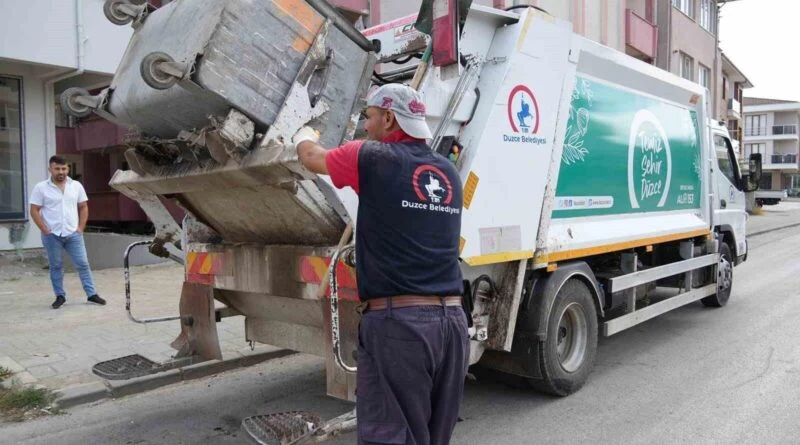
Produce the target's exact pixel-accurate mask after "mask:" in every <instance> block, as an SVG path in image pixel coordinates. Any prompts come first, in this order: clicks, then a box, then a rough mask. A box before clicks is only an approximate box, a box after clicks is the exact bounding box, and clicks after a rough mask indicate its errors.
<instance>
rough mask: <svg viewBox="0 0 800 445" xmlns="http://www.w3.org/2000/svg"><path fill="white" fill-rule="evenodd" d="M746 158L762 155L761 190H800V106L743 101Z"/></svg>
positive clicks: (797, 104) (768, 100)
mask: <svg viewBox="0 0 800 445" xmlns="http://www.w3.org/2000/svg"><path fill="white" fill-rule="evenodd" d="M744 121H745V125H744V155H745V156H746V157H749V156H750V154H751V153H761V155H762V158H763V160H764V174H763V177H762V181H761V188H762V189H766V190H786V189H788V190H800V163H798V158H800V134H799V133H800V132H798V127H800V102H789V101H782V100H775V99H761V98H750V97H746V98H744Z"/></svg>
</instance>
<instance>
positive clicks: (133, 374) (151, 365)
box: [92, 354, 205, 380]
mask: <svg viewBox="0 0 800 445" xmlns="http://www.w3.org/2000/svg"><path fill="white" fill-rule="evenodd" d="M202 361H205V360H203V359H202V358H200V357H198V356H191V357H182V358H178V359H175V360H170V361H168V362H165V363H158V362H154V361H152V360H150V359H149V358H147V357H143V356H141V355H139V354H133V355H126V356H125V357H119V358H115V359H113V360H106V361H104V362H100V363H97V364H96V365H94V366H92V372H93V373H94V374H95V375H97V376H99V377H102V378H104V379H106V380H130V379H135V378H137V377H143V376H146V375H152V374H158V373H159V372H164V371H169V370H170V369H175V368H180V367H181V366H188V365H192V364H195V363H199V362H202Z"/></svg>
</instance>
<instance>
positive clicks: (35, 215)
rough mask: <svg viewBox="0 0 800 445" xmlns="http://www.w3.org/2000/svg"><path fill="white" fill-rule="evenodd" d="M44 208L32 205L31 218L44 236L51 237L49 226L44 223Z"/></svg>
mask: <svg viewBox="0 0 800 445" xmlns="http://www.w3.org/2000/svg"><path fill="white" fill-rule="evenodd" d="M41 210H42V206H40V205H36V204H31V218H32V219H33V222H34V224H36V227H38V228H39V230H40V231H41V232H42V235H49V234H50V228H49V227H47V224H45V223H44V218H42V212H41Z"/></svg>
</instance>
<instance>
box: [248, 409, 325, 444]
mask: <svg viewBox="0 0 800 445" xmlns="http://www.w3.org/2000/svg"><path fill="white" fill-rule="evenodd" d="M324 424H325V422H323V420H322V418H321V417H320V416H318V415H316V414H313V413H310V412H307V411H289V412H282V413H272V414H263V415H260V416H252V417H248V418H246V419H244V420H242V428H243V429H244V431H245V432H246V433H247V435H248V436H250V438H251V439H253V440H254V441H255V442H256V443H258V444H260V445H290V444H295V443H297V442H298V440H300V439H302V438H304V437H308V436H309V435H311V434H313V433H314V432H315V431H316V430H318V429H319V428H321V427H322V426H323V425H324Z"/></svg>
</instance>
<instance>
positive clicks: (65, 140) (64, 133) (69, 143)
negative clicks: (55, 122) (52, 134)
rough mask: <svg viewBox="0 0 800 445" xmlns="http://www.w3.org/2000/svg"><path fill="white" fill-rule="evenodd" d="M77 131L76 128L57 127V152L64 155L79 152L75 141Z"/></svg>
mask: <svg viewBox="0 0 800 445" xmlns="http://www.w3.org/2000/svg"><path fill="white" fill-rule="evenodd" d="M76 133H77V131H76V129H75V128H69V127H56V153H58V154H64V155H68V154H76V153H78V147H77V144H76V143H75V134H76Z"/></svg>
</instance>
